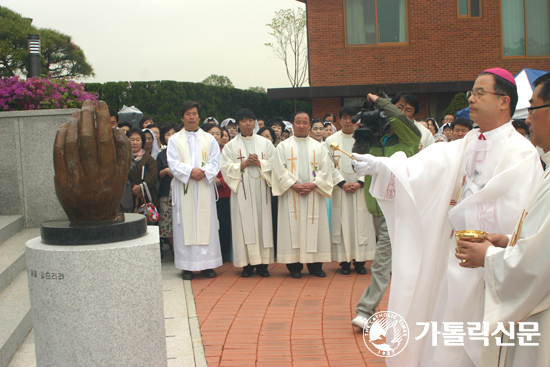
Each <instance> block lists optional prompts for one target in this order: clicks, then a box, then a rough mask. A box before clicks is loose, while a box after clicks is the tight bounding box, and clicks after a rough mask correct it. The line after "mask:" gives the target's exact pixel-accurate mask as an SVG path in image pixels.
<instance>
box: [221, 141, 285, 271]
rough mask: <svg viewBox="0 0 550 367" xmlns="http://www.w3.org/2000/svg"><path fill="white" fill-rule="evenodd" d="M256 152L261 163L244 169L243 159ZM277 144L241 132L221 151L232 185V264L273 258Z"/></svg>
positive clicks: (254, 262) (226, 174)
mask: <svg viewBox="0 0 550 367" xmlns="http://www.w3.org/2000/svg"><path fill="white" fill-rule="evenodd" d="M249 154H256V155H258V158H259V160H260V166H261V167H257V166H248V167H246V168H245V169H244V170H242V171H241V162H243V161H245V160H247V159H248V156H249ZM274 154H275V147H274V146H273V144H272V143H271V142H270V141H269V140H267V139H265V138H263V137H261V136H259V135H256V134H253V135H252V136H247V137H244V136H242V135H241V134H238V135H237V136H236V137H235V138H234V139H232V140H231V141H230V142H229V143H227V144H226V146H225V147H224V148H223V151H222V158H221V162H220V169H221V172H222V175H223V178H224V180H225V182H226V184H227V185H228V186H229V188H230V189H231V233H232V240H233V265H234V266H239V267H242V266H246V265H248V264H250V265H259V264H270V263H272V262H273V261H274V249H273V224H272V221H271V192H270V189H269V186H270V185H271V167H272V162H273V157H274Z"/></svg>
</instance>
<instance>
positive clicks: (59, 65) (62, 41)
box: [39, 28, 94, 78]
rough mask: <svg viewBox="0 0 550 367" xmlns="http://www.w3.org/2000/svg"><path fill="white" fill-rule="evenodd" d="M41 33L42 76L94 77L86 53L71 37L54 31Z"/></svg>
mask: <svg viewBox="0 0 550 367" xmlns="http://www.w3.org/2000/svg"><path fill="white" fill-rule="evenodd" d="M39 32H40V52H41V54H42V75H50V77H52V78H64V77H71V78H79V77H86V76H93V75H94V72H93V68H92V66H91V65H90V64H88V62H87V61H86V56H84V52H83V51H82V49H81V48H80V47H78V46H77V45H75V44H74V43H73V42H72V40H71V37H70V36H67V35H66V34H63V33H60V32H57V31H54V30H53V29H44V28H42V29H40V30H39Z"/></svg>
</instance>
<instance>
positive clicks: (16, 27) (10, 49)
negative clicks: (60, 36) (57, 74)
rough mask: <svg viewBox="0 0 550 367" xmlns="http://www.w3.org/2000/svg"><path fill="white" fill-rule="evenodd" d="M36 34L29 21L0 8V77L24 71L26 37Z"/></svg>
mask: <svg viewBox="0 0 550 367" xmlns="http://www.w3.org/2000/svg"><path fill="white" fill-rule="evenodd" d="M33 33H37V31H36V28H34V27H33V26H32V25H31V21H30V20H29V19H24V18H23V17H22V16H21V14H18V13H16V12H14V11H11V10H9V9H8V8H5V7H3V6H0V76H2V77H9V76H14V75H16V74H17V73H20V72H22V70H24V69H25V64H26V62H27V61H26V59H27V58H28V35H29V34H33Z"/></svg>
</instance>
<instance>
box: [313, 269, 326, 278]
mask: <svg viewBox="0 0 550 367" xmlns="http://www.w3.org/2000/svg"><path fill="white" fill-rule="evenodd" d="M311 275H315V276H316V277H319V278H324V277H326V276H327V273H325V271H324V270H323V269H319V270H315V271H314V272H313V273H311Z"/></svg>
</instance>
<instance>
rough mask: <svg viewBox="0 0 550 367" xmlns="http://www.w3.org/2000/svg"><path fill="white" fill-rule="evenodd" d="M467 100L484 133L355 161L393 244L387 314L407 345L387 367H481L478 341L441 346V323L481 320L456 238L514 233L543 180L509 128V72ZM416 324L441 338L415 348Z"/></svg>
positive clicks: (480, 84)
mask: <svg viewBox="0 0 550 367" xmlns="http://www.w3.org/2000/svg"><path fill="white" fill-rule="evenodd" d="M369 97H370V95H369ZM469 102H470V118H471V119H472V120H473V121H474V122H475V123H477V124H478V125H479V126H480V129H479V130H477V129H475V130H472V131H470V133H468V134H467V135H466V136H465V138H464V139H461V140H457V141H454V142H452V143H449V144H434V145H432V146H430V147H428V148H426V149H424V150H423V151H422V152H421V153H419V154H417V155H416V156H414V157H411V158H408V159H406V157H405V155H404V154H401V153H396V154H394V155H393V156H392V157H390V158H377V157H372V156H360V155H356V157H357V158H358V159H359V160H363V162H360V163H358V164H357V166H356V168H355V169H356V171H357V172H358V174H371V175H372V176H373V180H372V184H371V187H370V192H371V193H372V195H373V196H374V197H376V198H377V200H378V203H379V204H380V207H381V208H382V210H383V212H384V215H385V217H386V221H387V223H388V228H389V233H390V238H391V242H392V249H393V263H392V271H393V279H392V286H391V291H390V300H389V305H388V310H389V311H393V312H396V313H398V314H399V315H401V316H402V317H403V318H404V319H405V320H406V322H407V323H408V326H409V329H410V340H409V342H408V345H407V347H406V348H405V349H404V350H403V351H402V352H401V353H400V354H398V355H396V356H394V357H391V358H387V359H386V364H387V365H388V366H399V367H402V366H460V367H465V366H478V365H479V361H480V358H481V350H482V347H483V342H482V341H480V340H471V339H468V338H464V345H463V346H454V345H445V341H446V339H444V337H443V335H442V334H441V332H442V331H444V330H443V327H444V324H443V323H444V322H445V323H448V322H457V323H462V324H464V325H466V322H481V320H482V318H483V305H484V286H483V269H471V268H463V267H460V266H459V265H458V263H457V261H456V259H455V257H454V253H455V246H456V243H455V239H454V235H455V233H456V231H458V230H466V229H468V230H480V231H486V232H500V233H502V232H509V231H512V230H513V227H514V225H515V223H516V221H517V220H518V219H519V217H520V215H521V211H522V209H523V207H524V206H525V204H526V202H527V200H528V198H529V195H530V194H531V192H532V190H533V188H534V185H535V184H536V182H537V181H538V179H539V178H540V176H541V174H542V169H541V164H540V160H539V158H538V154H537V153H536V150H535V149H534V147H533V146H532V145H531V144H529V142H527V141H526V139H525V138H523V137H522V136H521V135H520V134H519V133H517V132H516V131H515V129H514V128H513V127H512V125H511V123H510V122H509V120H510V119H511V117H512V115H513V113H514V110H515V105H516V103H517V89H516V86H515V81H514V78H513V76H512V75H511V74H510V73H509V72H507V71H506V70H503V69H489V70H486V71H485V72H483V73H482V74H480V75H479V77H478V78H477V79H476V82H475V84H474V87H473V90H472V92H471V93H470V94H469ZM419 322H420V323H430V322H436V323H437V326H436V327H437V328H438V330H436V331H432V330H430V332H429V333H428V334H427V335H428V336H425V337H424V338H421V339H419V340H416V338H417V337H419V336H420V335H421V334H422V332H423V330H424V326H423V325H419V324H417V323H419ZM430 327H433V324H430ZM437 332H440V334H437ZM432 333H434V334H432ZM432 336H433V340H432Z"/></svg>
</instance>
